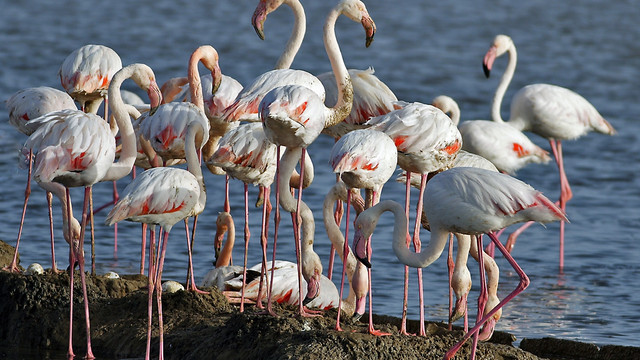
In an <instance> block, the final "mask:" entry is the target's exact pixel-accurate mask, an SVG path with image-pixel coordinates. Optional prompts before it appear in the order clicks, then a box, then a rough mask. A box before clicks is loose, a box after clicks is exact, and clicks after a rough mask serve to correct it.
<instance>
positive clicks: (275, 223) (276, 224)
mask: <svg viewBox="0 0 640 360" xmlns="http://www.w3.org/2000/svg"><path fill="white" fill-rule="evenodd" d="M275 181H276V184H279V183H280V147H279V146H278V147H277V150H276V180H275ZM279 226H280V189H279V186H277V185H276V211H275V214H274V219H273V227H274V230H273V255H272V256H273V257H272V258H271V268H272V269H273V268H274V267H275V265H276V243H277V242H278V228H279ZM272 290H273V271H271V277H270V280H269V291H268V292H267V312H268V313H269V314H271V315H273V316H277V315H276V313H275V312H274V311H273V307H272V305H271V294H272Z"/></svg>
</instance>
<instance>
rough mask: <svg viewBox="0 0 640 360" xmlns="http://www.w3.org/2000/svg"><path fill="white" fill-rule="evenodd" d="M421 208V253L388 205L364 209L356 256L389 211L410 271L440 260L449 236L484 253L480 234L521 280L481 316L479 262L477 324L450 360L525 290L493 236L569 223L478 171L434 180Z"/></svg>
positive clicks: (506, 181)
mask: <svg viewBox="0 0 640 360" xmlns="http://www.w3.org/2000/svg"><path fill="white" fill-rule="evenodd" d="M424 203H425V213H426V217H427V219H428V220H429V225H430V228H431V239H430V241H429V244H428V245H427V247H426V248H424V250H423V251H421V252H420V253H414V252H411V251H409V249H407V247H406V245H405V241H404V240H405V238H406V236H407V233H406V229H407V217H406V215H405V213H404V209H403V208H402V207H401V206H400V205H399V204H398V203H396V202H394V201H392V200H387V201H384V202H381V203H380V204H378V205H377V206H375V207H373V208H371V209H368V210H365V211H364V212H363V213H362V214H360V216H359V217H358V219H356V224H355V226H356V233H355V235H354V251H355V253H356V257H357V258H358V259H359V260H360V261H363V262H365V264H366V263H367V261H366V259H367V253H366V246H365V245H366V239H367V238H368V237H369V236H370V235H371V233H372V232H373V230H374V229H375V227H376V224H377V221H378V219H379V217H380V215H381V214H382V213H384V212H385V211H391V212H393V214H394V219H395V225H394V230H393V250H394V252H395V253H396V256H397V257H398V259H399V260H400V262H402V263H404V264H406V265H409V266H412V267H427V266H429V265H430V264H431V263H433V262H434V261H435V260H436V259H437V258H439V257H440V254H441V253H442V250H443V249H444V246H445V244H446V242H447V239H448V237H449V233H451V232H457V233H461V234H469V235H475V236H476V237H477V239H478V249H482V240H481V239H482V238H481V236H480V235H482V234H487V235H489V237H490V238H491V240H492V241H493V242H494V243H495V244H496V246H497V247H498V249H499V250H500V251H501V252H502V253H503V255H504V256H505V258H506V259H507V261H508V262H509V263H510V264H511V266H512V267H513V268H514V270H515V271H516V273H518V276H519V277H520V282H519V284H518V286H517V287H516V288H515V289H514V290H513V291H512V292H511V293H510V294H509V295H507V296H506V297H505V298H504V299H503V300H502V301H500V302H499V303H498V304H497V305H496V306H495V307H493V309H491V311H489V312H488V313H486V314H484V308H485V305H486V302H487V298H486V285H485V279H484V271H482V270H483V269H484V264H483V260H484V259H483V258H484V257H483V256H479V257H478V260H479V261H478V262H479V263H480V269H481V271H480V274H481V278H480V284H481V296H480V298H479V299H478V319H477V321H476V325H475V326H474V327H473V329H471V330H470V331H469V332H467V333H466V334H465V335H464V337H463V339H462V341H460V342H459V343H458V344H456V345H455V346H454V347H453V348H451V350H449V352H447V354H446V355H445V358H446V359H450V358H452V357H453V356H454V354H455V353H456V352H457V351H458V350H459V349H460V347H461V346H462V345H463V344H464V342H465V341H466V340H467V339H469V337H471V336H472V335H474V334H477V333H478V331H479V330H480V327H481V326H482V325H483V324H484V323H485V322H487V321H488V320H489V319H492V318H493V316H494V315H495V314H496V313H497V312H498V311H499V310H500V309H501V308H502V307H503V306H504V304H506V303H507V302H509V301H510V300H511V299H512V298H513V297H515V296H516V295H518V294H519V293H520V292H522V291H523V290H524V289H525V288H526V287H527V286H528V285H529V278H528V277H527V275H526V274H525V273H524V271H523V270H522V268H520V266H519V265H518V264H517V263H516V261H515V260H514V259H513V258H512V257H511V255H510V254H509V252H508V251H507V250H506V249H505V248H504V246H503V245H502V244H501V243H500V241H499V240H498V238H497V237H496V236H495V231H497V230H500V229H502V228H504V227H506V226H509V225H511V224H514V223H517V222H523V221H530V220H531V221H536V222H542V223H544V222H550V221H557V220H566V219H567V218H566V216H565V215H564V213H563V212H562V210H560V209H559V208H558V207H557V206H555V205H554V204H553V202H551V201H550V200H549V199H547V198H546V197H545V196H544V195H542V193H540V192H539V191H536V190H535V189H533V188H532V187H531V186H529V185H527V184H525V183H524V182H522V181H520V180H518V179H516V178H513V177H511V176H509V175H506V174H500V173H496V172H493V171H489V170H485V169H476V168H466V167H460V168H453V169H449V170H446V171H443V172H441V173H439V174H437V175H435V176H434V177H433V178H432V179H431V180H430V183H429V186H428V187H427V189H426V191H425V194H424ZM482 314H484V316H482ZM481 316H482V318H481ZM476 341H477V335H476V336H475V339H474V346H473V348H472V352H471V358H472V359H473V358H475V345H476Z"/></svg>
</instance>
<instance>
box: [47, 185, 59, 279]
mask: <svg viewBox="0 0 640 360" xmlns="http://www.w3.org/2000/svg"><path fill="white" fill-rule="evenodd" d="M52 200H53V195H52V194H51V192H50V191H47V207H48V208H49V234H50V235H51V271H52V272H53V273H54V274H58V273H60V271H59V270H58V266H57V265H56V250H55V246H54V244H53V206H52V204H51V202H52Z"/></svg>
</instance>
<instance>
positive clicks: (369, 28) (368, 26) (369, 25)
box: [360, 16, 376, 47]
mask: <svg viewBox="0 0 640 360" xmlns="http://www.w3.org/2000/svg"><path fill="white" fill-rule="evenodd" d="M360 22H361V23H362V26H363V27H364V31H365V32H366V33H367V40H366V43H365V46H366V47H369V45H371V43H372V42H373V36H374V35H375V34H376V23H374V22H373V19H372V18H371V17H370V16H363V17H362V20H361V21H360Z"/></svg>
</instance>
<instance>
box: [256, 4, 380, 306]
mask: <svg viewBox="0 0 640 360" xmlns="http://www.w3.org/2000/svg"><path fill="white" fill-rule="evenodd" d="M341 14H345V15H347V16H348V17H349V18H350V19H352V20H354V21H357V22H360V23H362V24H363V26H364V28H365V32H366V35H367V41H366V44H367V46H368V45H369V44H370V43H371V41H372V39H373V34H374V33H375V24H374V23H373V20H371V17H370V16H369V13H368V12H367V9H366V6H365V5H364V3H362V2H361V1H359V0H343V1H341V2H340V3H339V4H338V5H336V6H335V7H334V8H333V9H332V10H331V12H330V13H329V15H328V16H327V20H326V21H325V26H324V37H323V39H324V44H325V49H326V51H327V55H328V56H329V60H330V62H331V67H332V69H333V71H334V74H335V77H336V82H337V84H338V88H339V90H340V91H339V93H340V94H341V96H340V98H339V99H338V102H337V103H336V104H335V106H334V107H332V108H327V107H326V106H325V105H324V103H323V102H324V96H323V95H324V90H323V88H322V86H320V87H321V88H322V92H321V93H322V96H319V95H318V93H317V92H316V91H314V90H312V89H310V88H308V87H305V86H300V85H288V86H282V87H278V88H275V89H273V90H271V91H270V92H269V93H267V94H266V95H265V96H264V98H263V99H262V101H261V102H260V106H259V108H260V119H261V120H262V123H263V126H264V128H265V134H266V135H267V138H269V140H271V141H272V142H274V143H275V144H276V145H281V146H285V147H287V150H286V151H285V154H284V155H283V157H282V160H281V164H282V168H280V164H279V165H278V168H279V169H278V170H277V172H276V173H277V175H276V176H277V177H278V178H277V179H278V180H277V181H278V189H277V191H276V199H277V201H279V203H280V205H281V206H282V207H283V208H284V209H285V210H286V211H289V212H291V213H293V212H295V213H296V222H297V223H298V224H299V223H300V221H299V220H298V219H299V216H300V210H301V209H302V210H303V211H302V214H303V215H304V216H305V217H304V218H303V219H302V225H303V227H302V230H303V232H305V233H309V235H310V239H313V228H314V227H315V224H314V221H313V214H311V212H310V210H309V211H308V207H307V206H306V204H304V203H303V202H301V199H300V195H301V194H300V191H299V192H298V202H297V205H296V204H295V201H293V200H294V199H293V196H291V195H290V193H289V192H288V179H289V178H290V174H291V172H292V171H293V168H294V167H295V165H296V163H297V162H298V159H301V168H302V169H303V168H304V158H301V156H303V155H304V153H305V152H306V147H307V146H309V144H311V142H313V141H314V140H315V139H316V138H317V137H318V135H319V134H320V132H321V131H322V129H324V128H325V127H327V126H331V125H335V124H336V123H338V122H340V121H342V120H343V119H344V118H345V117H346V116H347V114H348V113H349V112H350V111H351V105H352V100H353V90H352V86H351V80H350V77H349V73H348V71H347V69H346V66H345V64H344V60H343V59H342V54H341V53H340V48H339V46H338V42H337V39H336V35H335V23H336V20H337V18H338V16H340V15H341ZM281 71H283V70H281ZM306 74H308V73H306ZM308 77H309V78H311V79H315V81H316V82H317V83H319V80H317V78H315V77H314V76H313V75H311V74H308ZM301 175H303V174H301ZM299 190H301V189H299ZM280 195H282V197H280ZM278 215H279V214H278V212H276V228H277V225H278V222H277V221H278V220H277V219H278ZM297 228H298V226H297V225H294V231H295V232H296V233H297V234H299V231H298V230H296V229H297ZM296 238H298V239H299V236H296ZM305 239H307V236H306V235H305ZM301 246H302V249H300V247H301ZM312 246H313V241H312V240H311V241H305V242H304V243H302V244H300V243H299V241H298V240H296V252H297V256H296V257H297V259H298V265H299V271H300V272H304V276H305V279H306V280H307V284H309V290H308V292H307V299H312V298H313V297H315V296H316V295H317V293H318V291H319V290H320V289H319V288H318V285H319V283H318V278H319V277H320V274H322V263H321V262H320V260H319V258H317V254H316V256H315V258H317V260H314V261H313V262H312V263H306V264H301V259H300V251H313V248H312ZM300 277H302V274H300ZM299 283H300V284H302V281H301V280H300V281H299ZM301 292H302V289H300V293H301ZM299 311H300V313H301V315H303V316H304V315H306V311H305V310H304V308H303V303H302V302H300V303H299Z"/></svg>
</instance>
